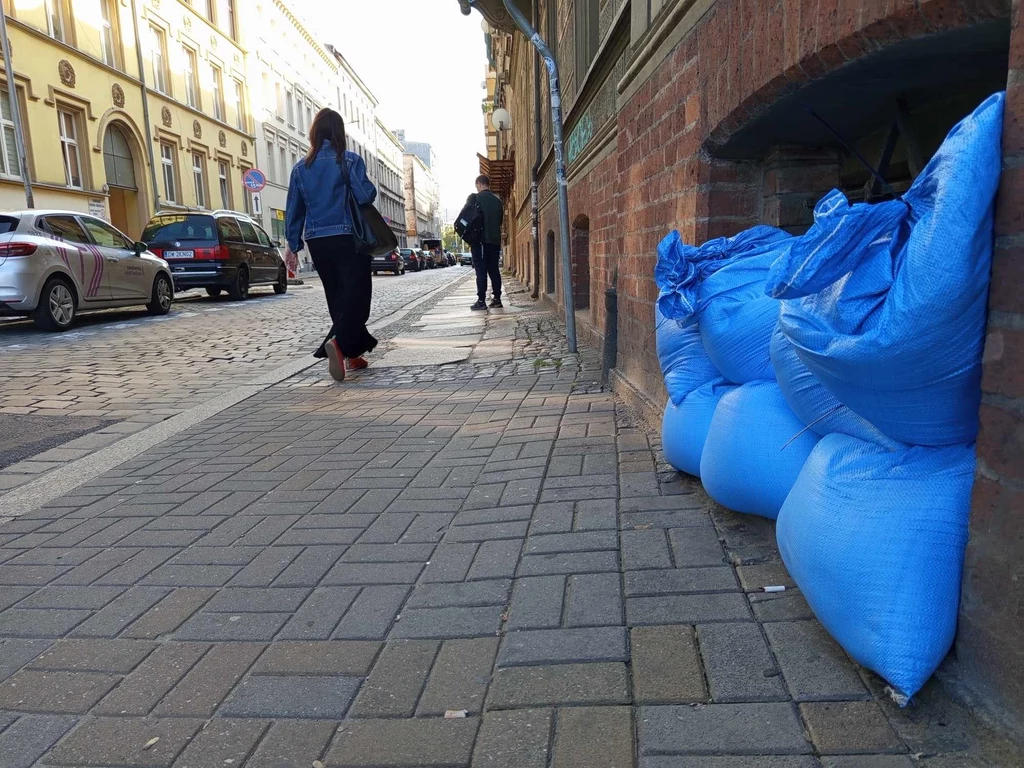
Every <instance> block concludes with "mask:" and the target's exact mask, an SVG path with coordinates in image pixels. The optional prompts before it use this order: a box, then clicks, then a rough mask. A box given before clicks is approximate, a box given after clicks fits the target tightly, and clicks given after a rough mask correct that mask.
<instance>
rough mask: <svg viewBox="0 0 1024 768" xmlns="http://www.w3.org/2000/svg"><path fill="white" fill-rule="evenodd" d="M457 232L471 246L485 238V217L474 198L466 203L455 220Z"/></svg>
mask: <svg viewBox="0 0 1024 768" xmlns="http://www.w3.org/2000/svg"><path fill="white" fill-rule="evenodd" d="M455 234H457V235H458V236H459V237H461V238H462V239H463V240H465V241H466V244H467V245H469V246H474V245H479V244H480V243H481V242H482V241H483V239H484V217H483V214H482V213H480V207H479V206H478V205H477V204H476V201H475V200H474V201H473V202H471V203H466V206H465V207H464V208H463V209H462V210H461V211H459V216H458V218H457V219H456V220H455Z"/></svg>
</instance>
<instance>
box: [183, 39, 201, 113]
mask: <svg viewBox="0 0 1024 768" xmlns="http://www.w3.org/2000/svg"><path fill="white" fill-rule="evenodd" d="M182 51H184V53H185V103H186V104H188V105H189V106H190V107H192V108H193V109H199V93H200V89H199V69H198V67H197V58H196V52H195V51H193V50H192V49H191V48H187V47H183V48H182Z"/></svg>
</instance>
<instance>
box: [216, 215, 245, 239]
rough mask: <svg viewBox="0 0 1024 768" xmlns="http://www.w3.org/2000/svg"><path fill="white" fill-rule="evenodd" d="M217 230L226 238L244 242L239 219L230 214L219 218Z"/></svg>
mask: <svg viewBox="0 0 1024 768" xmlns="http://www.w3.org/2000/svg"><path fill="white" fill-rule="evenodd" d="M217 231H218V232H219V233H220V236H221V237H222V238H223V239H224V240H228V241H230V242H233V243H240V242H242V230H240V229H239V228H238V219H234V218H232V217H230V216H225V217H223V218H220V219H217Z"/></svg>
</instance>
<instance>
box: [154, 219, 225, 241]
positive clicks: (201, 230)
mask: <svg viewBox="0 0 1024 768" xmlns="http://www.w3.org/2000/svg"><path fill="white" fill-rule="evenodd" d="M216 239H217V235H216V234H215V230H214V224H213V217H212V216H202V215H196V214H182V215H180V216H157V217H156V218H154V219H153V220H152V221H150V222H149V224H147V225H146V230H145V231H144V232H143V233H142V240H143V242H146V243H160V242H167V241H181V240H207V241H208V240H216Z"/></svg>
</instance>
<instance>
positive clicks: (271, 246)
mask: <svg viewBox="0 0 1024 768" xmlns="http://www.w3.org/2000/svg"><path fill="white" fill-rule="evenodd" d="M142 238H143V240H145V241H146V242H147V243H149V247H150V250H152V251H153V253H155V254H156V255H157V256H160V257H162V258H163V259H164V260H165V261H166V262H167V263H168V264H170V265H171V273H172V274H173V276H174V287H175V289H176V290H179V291H183V290H187V289H189V288H205V289H206V292H207V293H208V294H209V295H210V296H219V295H220V293H221V291H227V292H228V295H229V296H230V297H231V298H232V299H234V300H235V301H243V300H245V299H247V298H249V288H250V287H251V286H254V285H267V286H273V288H274V293H278V294H280V293H286V292H287V291H288V269H287V267H286V266H285V263H284V259H283V258H281V253H280V251H279V250H278V247H279V243H277V242H275V241H273V240H272V239H271V238H270V235H268V234H267V233H266V232H265V231H264V230H263V228H262V227H261V226H260V225H259V224H257V223H256V222H255V221H253V220H252V219H250V218H249V217H248V216H246V215H245V214H243V213H236V212H234V211H213V212H211V213H206V212H193V211H187V212H178V211H173V212H170V211H165V212H162V213H158V214H157V215H156V216H154V217H153V218H152V219H150V220H149V224H147V225H146V229H145V230H144V231H143V233H142Z"/></svg>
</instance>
